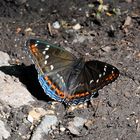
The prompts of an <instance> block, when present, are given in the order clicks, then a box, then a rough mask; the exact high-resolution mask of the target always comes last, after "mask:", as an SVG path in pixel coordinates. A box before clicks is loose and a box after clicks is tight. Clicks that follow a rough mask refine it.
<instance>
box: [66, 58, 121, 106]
mask: <svg viewBox="0 0 140 140" xmlns="http://www.w3.org/2000/svg"><path fill="white" fill-rule="evenodd" d="M73 71H74V70H73ZM69 76H70V78H68V81H67V83H71V84H70V86H68V87H67V88H68V89H69V96H68V97H67V100H66V102H68V104H78V103H79V102H84V101H86V100H89V99H90V98H91V97H92V96H94V95H95V94H96V93H97V92H98V90H99V89H101V88H102V87H104V86H105V85H107V84H109V83H111V82H113V81H114V80H115V79H116V78H117V77H118V76H119V71H118V69H117V68H115V67H114V66H112V65H110V64H107V63H104V62H101V61H97V60H93V61H88V62H85V64H84V66H83V68H82V69H81V71H80V72H79V73H78V74H76V75H72V74H70V75H69Z"/></svg>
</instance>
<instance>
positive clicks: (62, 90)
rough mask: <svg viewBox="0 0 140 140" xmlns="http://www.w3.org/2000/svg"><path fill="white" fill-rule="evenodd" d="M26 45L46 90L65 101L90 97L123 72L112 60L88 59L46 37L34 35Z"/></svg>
mask: <svg viewBox="0 0 140 140" xmlns="http://www.w3.org/2000/svg"><path fill="white" fill-rule="evenodd" d="M26 46H27V48H28V52H29V54H30V55H31V59H32V60H33V63H34V64H35V67H36V69H37V71H38V80H39V82H40V84H41V86H42V88H43V89H44V92H45V93H46V94H47V95H49V96H50V97H51V98H53V99H54V100H57V101H60V102H64V103H65V104H79V103H81V102H85V101H87V100H90V98H92V97H93V96H95V95H96V94H97V92H98V90H99V89H101V88H102V87H103V86H105V85H107V84H108V83H111V82H113V81H114V80H115V79H116V78H117V77H118V76H119V71H118V69H117V68H115V67H114V66H112V65H110V64H107V63H104V62H101V61H98V60H92V61H87V62H85V61H84V59H83V58H76V57H75V56H74V55H73V54H71V53H70V52H68V51H66V50H64V49H63V48H61V47H57V46H54V45H51V44H49V43H48V42H45V41H41V40H36V39H30V40H28V41H27V43H26Z"/></svg>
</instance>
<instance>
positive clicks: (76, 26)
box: [73, 23, 81, 30]
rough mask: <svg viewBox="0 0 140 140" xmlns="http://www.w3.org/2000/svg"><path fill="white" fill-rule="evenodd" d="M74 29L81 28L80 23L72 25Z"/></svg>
mask: <svg viewBox="0 0 140 140" xmlns="http://www.w3.org/2000/svg"><path fill="white" fill-rule="evenodd" d="M73 29H74V30H79V29H81V25H80V24H79V23H77V24H76V25H74V26H73Z"/></svg>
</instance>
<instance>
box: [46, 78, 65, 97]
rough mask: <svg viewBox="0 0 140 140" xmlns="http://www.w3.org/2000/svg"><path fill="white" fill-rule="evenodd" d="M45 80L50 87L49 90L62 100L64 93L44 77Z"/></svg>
mask: <svg viewBox="0 0 140 140" xmlns="http://www.w3.org/2000/svg"><path fill="white" fill-rule="evenodd" d="M45 80H46V81H47V82H48V84H49V85H51V88H52V89H53V90H55V91H56V94H57V95H59V96H60V97H61V98H64V97H65V96H64V93H63V92H62V91H60V90H59V89H58V88H57V87H56V86H55V85H54V84H53V83H52V81H51V80H50V79H49V78H48V76H45Z"/></svg>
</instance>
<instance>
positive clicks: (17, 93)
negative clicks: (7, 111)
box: [0, 71, 34, 108]
mask: <svg viewBox="0 0 140 140" xmlns="http://www.w3.org/2000/svg"><path fill="white" fill-rule="evenodd" d="M0 79H1V80H0V100H1V101H3V102H4V103H6V104H8V105H10V106H12V107H14V108H17V107H20V106H23V105H29V104H30V103H31V102H33V101H34V99H33V97H32V96H31V94H30V93H29V92H28V90H27V89H26V88H25V87H24V86H23V85H22V84H21V83H20V82H19V81H18V79H17V78H15V77H13V76H9V75H6V74H4V73H3V72H1V71H0Z"/></svg>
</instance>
